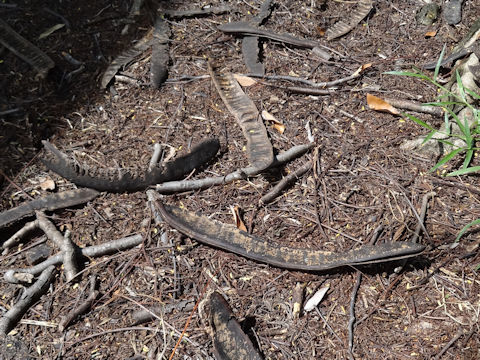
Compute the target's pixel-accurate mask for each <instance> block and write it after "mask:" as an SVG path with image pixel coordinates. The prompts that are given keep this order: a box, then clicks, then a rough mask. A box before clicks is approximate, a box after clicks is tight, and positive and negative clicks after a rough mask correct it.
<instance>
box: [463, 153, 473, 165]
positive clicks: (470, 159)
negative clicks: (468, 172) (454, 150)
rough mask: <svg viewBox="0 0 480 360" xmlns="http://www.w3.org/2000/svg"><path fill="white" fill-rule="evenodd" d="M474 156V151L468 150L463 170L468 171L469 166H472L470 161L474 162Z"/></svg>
mask: <svg viewBox="0 0 480 360" xmlns="http://www.w3.org/2000/svg"><path fill="white" fill-rule="evenodd" d="M472 156H473V149H468V150H467V153H466V154H465V159H464V160H463V165H462V168H463V169H467V168H468V165H469V164H470V161H472Z"/></svg>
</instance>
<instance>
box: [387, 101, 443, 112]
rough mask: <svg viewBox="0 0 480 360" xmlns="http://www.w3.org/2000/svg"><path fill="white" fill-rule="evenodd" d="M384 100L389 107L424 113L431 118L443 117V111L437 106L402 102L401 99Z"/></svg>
mask: <svg viewBox="0 0 480 360" xmlns="http://www.w3.org/2000/svg"><path fill="white" fill-rule="evenodd" d="M384 100H385V101H386V102H388V103H389V104H390V105H392V106H395V107H397V108H401V109H406V110H410V111H416V112H421V113H426V114H430V115H433V116H442V115H443V110H442V108H441V107H439V106H429V105H422V104H421V103H418V102H415V101H410V100H403V99H391V98H384Z"/></svg>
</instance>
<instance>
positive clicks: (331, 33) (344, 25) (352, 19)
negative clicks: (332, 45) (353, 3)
mask: <svg viewBox="0 0 480 360" xmlns="http://www.w3.org/2000/svg"><path fill="white" fill-rule="evenodd" d="M372 7H373V1H372V0H360V2H359V3H358V5H357V8H356V9H355V11H354V12H353V13H351V14H348V15H347V16H348V17H349V18H347V19H345V20H340V21H338V22H336V23H335V25H333V26H332V27H331V28H329V29H328V30H327V32H326V33H325V35H326V37H327V40H328V41H330V40H333V39H336V38H338V37H340V36H343V35H345V34H347V33H348V32H350V31H351V30H352V29H353V28H354V27H355V26H357V25H358V24H359V23H360V21H362V20H363V19H364V18H365V16H367V15H368V13H369V12H370V10H372Z"/></svg>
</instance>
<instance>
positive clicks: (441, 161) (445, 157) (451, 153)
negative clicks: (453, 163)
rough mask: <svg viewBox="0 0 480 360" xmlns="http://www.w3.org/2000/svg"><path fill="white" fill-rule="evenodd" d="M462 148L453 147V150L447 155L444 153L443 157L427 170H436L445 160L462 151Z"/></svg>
mask: <svg viewBox="0 0 480 360" xmlns="http://www.w3.org/2000/svg"><path fill="white" fill-rule="evenodd" d="M463 150H464V149H462V148H460V149H455V150H453V151H450V152H449V153H448V154H447V155H445V156H444V157H443V158H441V159H440V161H439V162H438V163H437V164H436V165H435V166H434V167H433V168H431V169H430V170H429V172H434V171H435V170H437V169H438V168H439V167H440V166H442V165H444V164H445V163H446V162H448V161H449V160H451V159H452V158H453V157H454V156H455V155H457V154H458V153H459V152H461V151H463Z"/></svg>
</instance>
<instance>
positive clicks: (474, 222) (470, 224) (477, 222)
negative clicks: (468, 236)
mask: <svg viewBox="0 0 480 360" xmlns="http://www.w3.org/2000/svg"><path fill="white" fill-rule="evenodd" d="M479 224H480V219H477V220H473V221H472V222H470V223H468V224H467V225H465V226H464V227H463V229H462V230H460V232H459V233H458V235H457V238H456V239H455V242H458V241H459V240H460V238H461V237H462V235H463V234H465V232H466V231H467V230H468V229H470V228H471V227H472V226H474V225H479Z"/></svg>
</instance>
